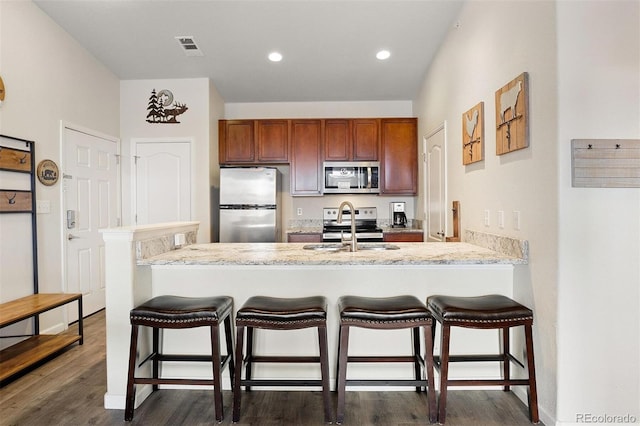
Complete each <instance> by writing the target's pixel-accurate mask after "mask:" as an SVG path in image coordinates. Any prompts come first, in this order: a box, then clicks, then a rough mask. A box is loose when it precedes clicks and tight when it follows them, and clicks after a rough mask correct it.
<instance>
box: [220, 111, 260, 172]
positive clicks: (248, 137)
mask: <svg viewBox="0 0 640 426" xmlns="http://www.w3.org/2000/svg"><path fill="white" fill-rule="evenodd" d="M218 143H219V148H218V153H219V155H220V156H219V160H218V161H219V162H220V164H234V163H253V162H254V161H255V160H256V155H255V124H254V121H253V120H220V121H219V122H218Z"/></svg>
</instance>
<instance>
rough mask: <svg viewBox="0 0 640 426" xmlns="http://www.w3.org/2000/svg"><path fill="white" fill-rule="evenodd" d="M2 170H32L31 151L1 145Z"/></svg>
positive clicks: (26, 171)
mask: <svg viewBox="0 0 640 426" xmlns="http://www.w3.org/2000/svg"><path fill="white" fill-rule="evenodd" d="M0 170H9V171H13V172H25V173H29V172H31V153H30V152H29V151H23V150H20V149H13V148H8V147H4V146H2V147H0Z"/></svg>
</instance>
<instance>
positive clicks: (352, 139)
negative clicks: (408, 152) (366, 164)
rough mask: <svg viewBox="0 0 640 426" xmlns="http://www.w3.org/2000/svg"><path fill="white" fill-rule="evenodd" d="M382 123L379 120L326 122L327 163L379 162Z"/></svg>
mask: <svg viewBox="0 0 640 426" xmlns="http://www.w3.org/2000/svg"><path fill="white" fill-rule="evenodd" d="M379 127H380V121H379V120H377V119H328V120H325V132H324V160H325V161H377V160H378V144H379V133H380V132H379Z"/></svg>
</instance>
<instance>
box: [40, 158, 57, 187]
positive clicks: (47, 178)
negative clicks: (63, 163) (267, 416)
mask: <svg viewBox="0 0 640 426" xmlns="http://www.w3.org/2000/svg"><path fill="white" fill-rule="evenodd" d="M36 174H37V175H38V180H39V181H40V183H41V184H43V185H46V186H51V185H54V184H55V183H56V182H57V181H58V165H57V164H56V163H55V162H53V161H52V160H42V161H41V162H40V163H38V168H37V170H36Z"/></svg>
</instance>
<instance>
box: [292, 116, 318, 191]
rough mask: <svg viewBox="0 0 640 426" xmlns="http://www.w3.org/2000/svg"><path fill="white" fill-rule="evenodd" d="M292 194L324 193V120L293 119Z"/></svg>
mask: <svg viewBox="0 0 640 426" xmlns="http://www.w3.org/2000/svg"><path fill="white" fill-rule="evenodd" d="M290 173H291V195H322V120H291V171H290Z"/></svg>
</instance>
